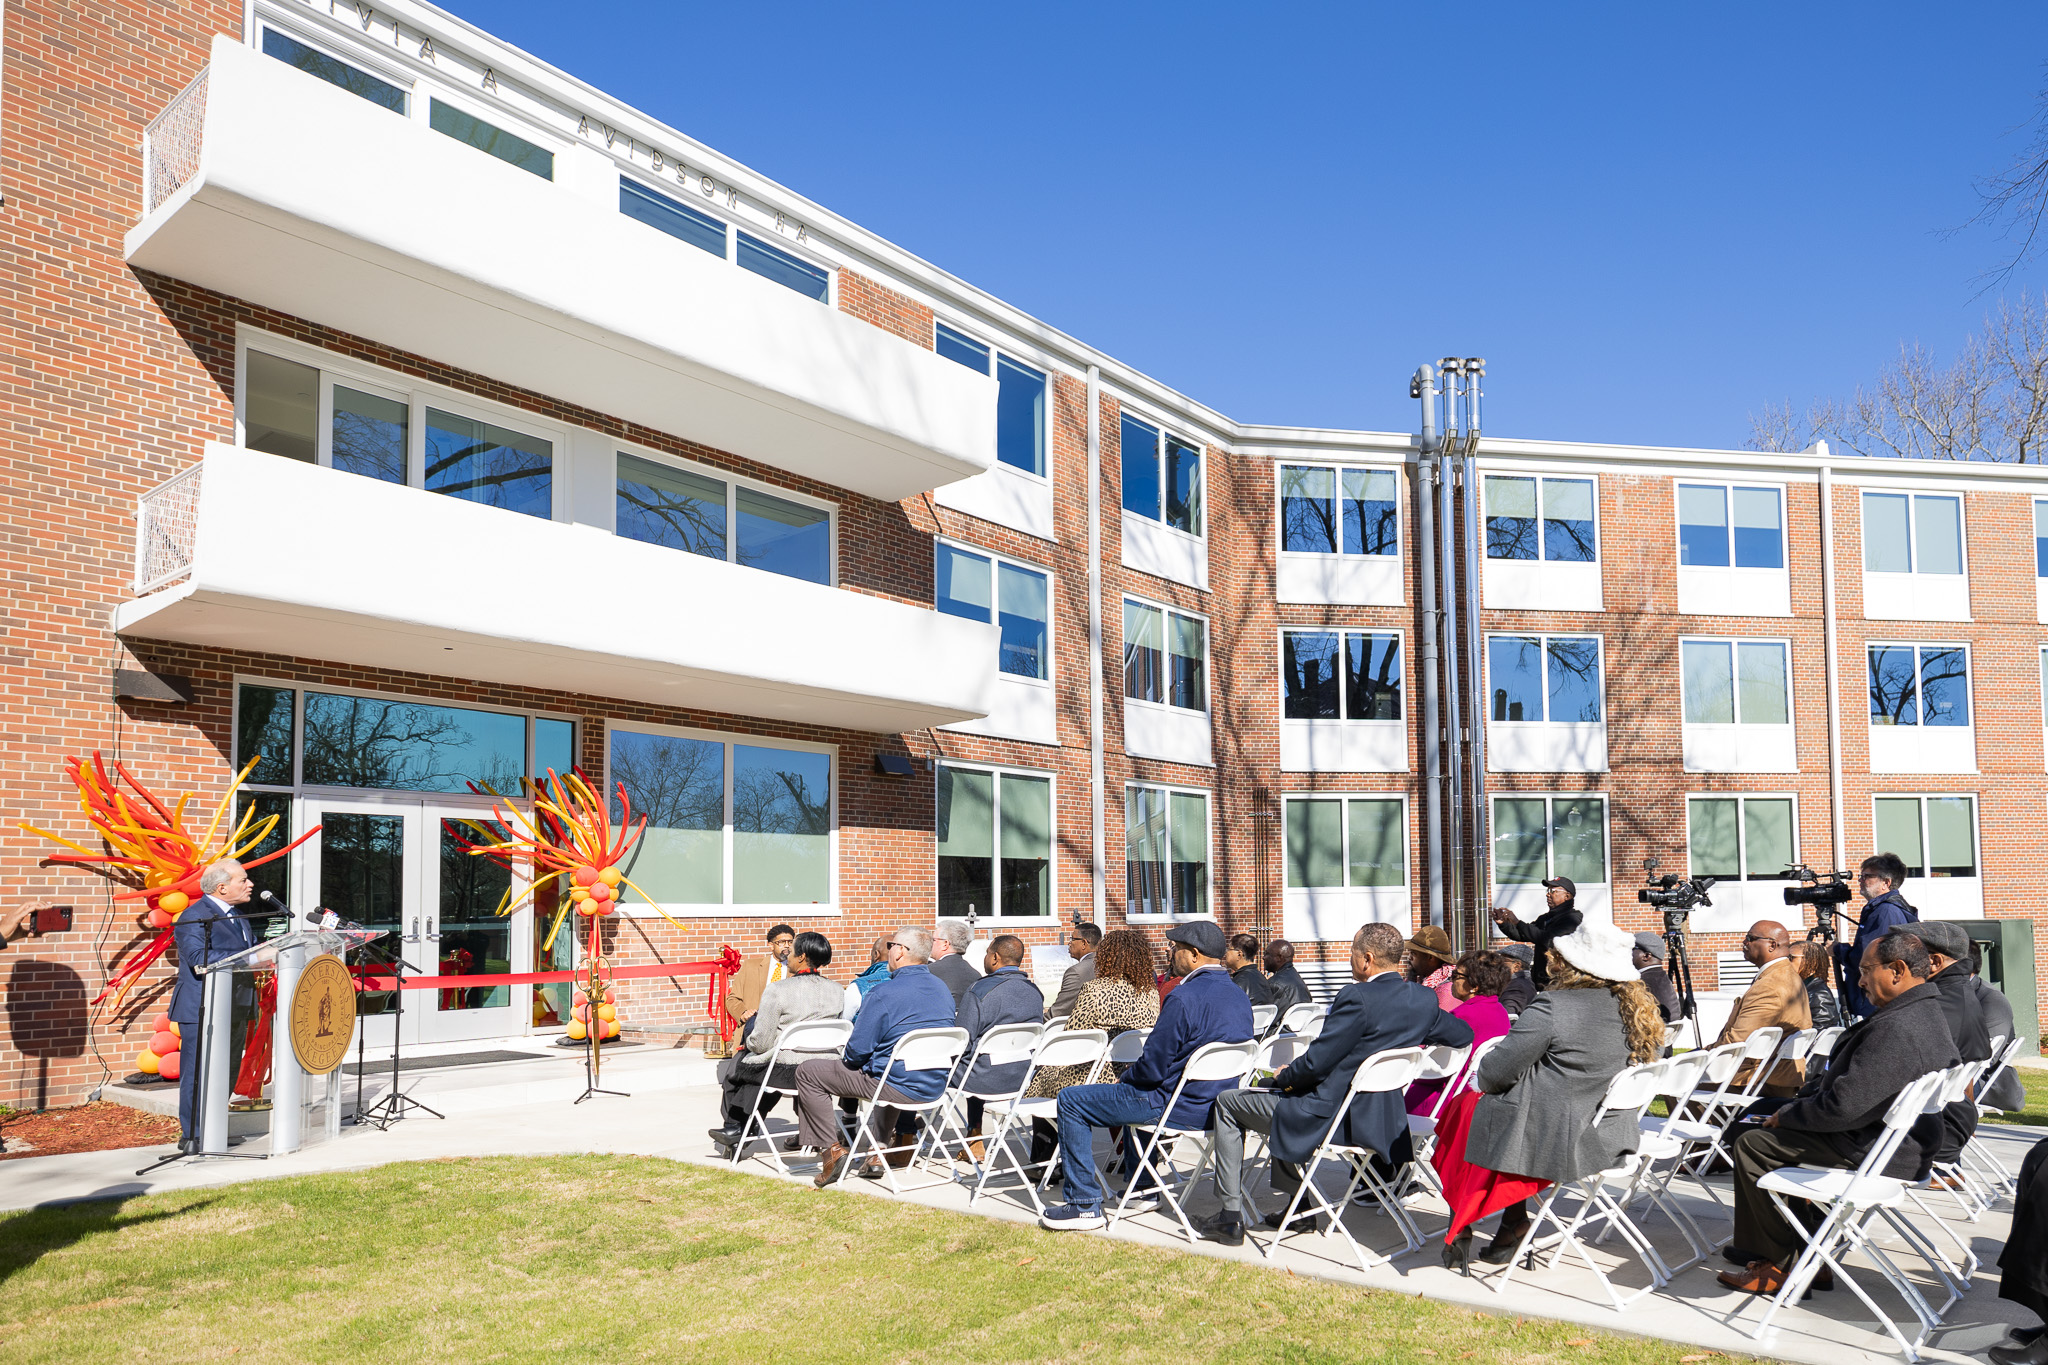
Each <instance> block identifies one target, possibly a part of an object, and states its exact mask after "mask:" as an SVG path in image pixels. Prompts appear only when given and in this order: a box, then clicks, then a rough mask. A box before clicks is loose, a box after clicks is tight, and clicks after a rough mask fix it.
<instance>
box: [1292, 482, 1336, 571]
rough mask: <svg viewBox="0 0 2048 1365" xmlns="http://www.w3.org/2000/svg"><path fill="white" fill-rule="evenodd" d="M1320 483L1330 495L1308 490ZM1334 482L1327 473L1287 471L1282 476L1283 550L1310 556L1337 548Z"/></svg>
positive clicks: (1332, 551)
mask: <svg viewBox="0 0 2048 1365" xmlns="http://www.w3.org/2000/svg"><path fill="white" fill-rule="evenodd" d="M1318 474H1320V475H1321V476H1322V478H1321V480H1320V482H1321V483H1322V485H1323V486H1324V487H1326V488H1329V489H1331V490H1332V492H1325V493H1320V494H1319V493H1315V492H1312V491H1310V490H1311V489H1313V488H1314V487H1316V486H1317V483H1318V482H1319V481H1318V480H1317V479H1316V477H1315V476H1316V475H1318ZM1335 486H1336V485H1335V479H1334V476H1333V475H1332V474H1331V472H1330V471H1327V470H1294V469H1290V470H1287V471H1286V472H1285V473H1283V474H1282V476H1281V492H1280V518H1281V536H1282V542H1283V544H1284V546H1285V548H1287V549H1289V550H1295V551H1304V552H1309V553H1321V554H1331V553H1334V552H1335V551H1336V549H1337V521H1336V512H1335V500H1334V497H1333V493H1334V489H1335Z"/></svg>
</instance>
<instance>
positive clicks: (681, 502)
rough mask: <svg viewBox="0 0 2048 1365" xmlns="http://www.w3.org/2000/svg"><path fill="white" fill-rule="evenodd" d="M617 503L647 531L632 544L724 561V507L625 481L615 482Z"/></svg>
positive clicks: (643, 484) (637, 536)
mask: <svg viewBox="0 0 2048 1365" xmlns="http://www.w3.org/2000/svg"><path fill="white" fill-rule="evenodd" d="M619 501H620V502H621V503H622V504H623V505H625V506H626V507H629V508H631V509H632V513H631V515H632V516H633V517H634V519H636V520H638V521H640V522H641V523H642V524H643V525H644V526H645V527H646V528H647V532H648V533H647V534H643V535H635V536H634V537H633V538H634V539H635V540H645V541H652V542H655V543H658V544H662V545H669V546H673V547H675V548H676V549H680V550H688V551H689V552H690V553H691V554H699V555H705V556H708V557H709V558H712V559H724V558H725V504H724V503H722V502H720V503H713V502H710V501H709V500H707V499H704V498H693V497H691V496H690V495H689V494H687V493H679V492H677V491H675V490H674V489H669V488H660V487H657V486H655V485H653V484H646V483H638V482H635V481H633V480H629V479H621V480H619ZM622 533H624V532H622Z"/></svg>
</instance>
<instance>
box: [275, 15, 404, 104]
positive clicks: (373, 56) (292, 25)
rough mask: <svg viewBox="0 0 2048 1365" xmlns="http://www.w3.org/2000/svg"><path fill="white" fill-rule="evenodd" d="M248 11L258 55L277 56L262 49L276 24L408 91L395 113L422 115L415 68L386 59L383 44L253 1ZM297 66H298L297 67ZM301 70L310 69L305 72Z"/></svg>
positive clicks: (326, 54) (301, 40)
mask: <svg viewBox="0 0 2048 1365" xmlns="http://www.w3.org/2000/svg"><path fill="white" fill-rule="evenodd" d="M249 13H250V23H251V25H252V29H251V41H250V44H249V46H250V47H251V48H253V49H254V50H255V52H256V54H257V55H258V56H259V57H267V58H269V60H271V61H277V60H278V59H277V58H275V57H270V54H269V53H267V52H265V51H264V50H263V30H264V29H266V28H274V29H276V30H277V31H278V32H279V33H281V34H283V35H284V36H285V37H287V38H290V39H291V40H292V41H293V42H295V43H301V44H303V45H305V46H306V47H310V48H312V49H313V50H314V51H315V52H318V53H320V54H321V55H322V56H324V57H332V58H333V59H334V60H335V61H337V62H340V63H341V64H342V65H344V66H353V67H357V68H360V69H361V70H362V71H363V72H364V74H366V75H371V76H375V77H376V78H377V79H378V80H380V81H383V82H384V83H385V84H387V85H395V86H397V87H398V88H399V89H400V90H403V91H404V92H405V109H404V111H403V112H402V113H401V112H398V111H395V110H394V111H392V112H393V113H394V115H395V116H396V117H398V118H402V119H406V120H412V119H416V118H418V117H419V115H418V113H417V112H416V111H417V110H418V109H419V106H420V83H419V79H418V77H417V76H416V75H415V74H414V73H413V72H411V71H407V70H406V69H405V68H403V67H400V66H394V65H392V64H390V63H389V62H388V61H386V60H385V54H384V51H383V50H382V49H381V48H377V47H370V46H367V45H364V44H361V43H359V42H357V41H356V40H355V39H353V38H352V37H351V36H350V35H348V34H347V33H346V32H342V33H330V32H328V31H327V30H326V29H325V28H321V29H318V30H315V29H313V28H310V27H308V26H306V25H304V24H300V23H297V22H294V21H295V20H296V19H297V17H298V16H296V15H291V16H286V15H282V14H279V13H277V12H275V11H273V10H271V9H269V8H268V7H263V8H260V9H259V8H258V7H256V6H253V5H252V6H250V7H249ZM294 69H295V70H296V69H297V68H294ZM301 74H310V73H304V72H302V73H301ZM313 79H315V80H318V79H320V78H319V77H317V76H315V77H313ZM432 88H433V89H437V90H438V89H439V88H440V87H439V86H434V87H432Z"/></svg>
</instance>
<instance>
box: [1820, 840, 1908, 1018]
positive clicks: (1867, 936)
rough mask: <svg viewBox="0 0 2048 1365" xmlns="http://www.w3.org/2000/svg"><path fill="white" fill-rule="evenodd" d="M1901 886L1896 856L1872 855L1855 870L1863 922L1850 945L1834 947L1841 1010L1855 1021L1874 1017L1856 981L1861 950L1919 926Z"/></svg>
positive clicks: (1873, 1007)
mask: <svg viewBox="0 0 2048 1365" xmlns="http://www.w3.org/2000/svg"><path fill="white" fill-rule="evenodd" d="M1905 882H1906V864H1905V862H1904V861H1903V860H1902V859H1901V858H1900V857H1899V855H1898V854H1896V853H1878V854H1873V855H1872V856H1870V857H1868V858H1865V859H1864V860H1863V864H1862V866H1861V867H1859V868H1858V869H1857V872H1856V883H1857V886H1858V888H1859V889H1860V890H1861V891H1862V892H1863V901H1864V905H1863V918H1862V920H1861V922H1860V923H1859V924H1858V925H1857V928H1856V937H1855V939H1854V940H1853V941H1851V942H1849V943H1838V944H1836V945H1835V964H1836V971H1837V975H1838V976H1839V977H1840V979H1841V983H1842V1008H1843V1009H1844V1010H1845V1011H1846V1012H1847V1013H1848V1014H1850V1015H1851V1016H1853V1017H1854V1018H1856V1019H1868V1018H1869V1017H1870V1016H1871V1015H1873V1014H1875V1013H1877V1004H1876V1002H1874V1001H1872V1000H1871V998H1870V997H1869V996H1868V995H1866V994H1865V993H1864V991H1863V985H1862V983H1861V982H1860V981H1859V980H1858V979H1857V977H1858V973H1859V971H1860V969H1861V965H1862V962H1863V953H1864V950H1865V949H1867V948H1869V946H1870V945H1871V944H1873V943H1875V942H1877V941H1878V940H1879V939H1881V938H1883V937H1884V936H1885V935H1886V934H1888V933H1890V932H1891V931H1892V930H1894V929H1896V928H1898V927H1899V926H1900V925H1902V924H1918V923H1919V922H1920V912H1919V911H1918V910H1915V909H1914V908H1913V907H1912V906H1911V905H1908V904H1907V903H1906V898H1905V897H1904V896H1902V895H1900V894H1899V888H1900V887H1901V886H1903V885H1905Z"/></svg>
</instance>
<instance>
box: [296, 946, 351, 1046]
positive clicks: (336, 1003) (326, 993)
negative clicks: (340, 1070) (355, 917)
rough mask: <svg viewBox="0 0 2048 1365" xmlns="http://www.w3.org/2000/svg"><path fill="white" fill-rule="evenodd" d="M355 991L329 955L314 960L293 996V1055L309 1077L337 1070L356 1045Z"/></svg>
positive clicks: (341, 967)
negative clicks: (354, 1043) (350, 1049)
mask: <svg viewBox="0 0 2048 1365" xmlns="http://www.w3.org/2000/svg"><path fill="white" fill-rule="evenodd" d="M355 1031H356V987H355V982H354V981H352V980H351V979H350V978H349V974H348V968H347V967H345V966H343V965H342V962H341V959H340V958H338V957H336V956H334V954H332V953H327V954H324V955H323V956H320V957H316V958H314V959H313V960H312V961H311V962H308V963H307V964H306V969H305V971H304V972H302V973H300V975H299V985H298V989H297V990H295V991H294V992H293V993H292V1017H291V1034H292V1054H293V1055H294V1056H296V1057H297V1058H298V1059H299V1067H300V1069H301V1070H303V1071H305V1072H306V1074H307V1075H309V1076H325V1075H326V1074H327V1073H328V1072H330V1071H332V1070H334V1068H336V1067H337V1066H340V1065H341V1063H342V1059H343V1058H345V1057H347V1056H348V1050H349V1045H350V1044H351V1043H353V1042H354V1041H355Z"/></svg>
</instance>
